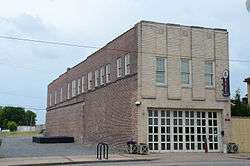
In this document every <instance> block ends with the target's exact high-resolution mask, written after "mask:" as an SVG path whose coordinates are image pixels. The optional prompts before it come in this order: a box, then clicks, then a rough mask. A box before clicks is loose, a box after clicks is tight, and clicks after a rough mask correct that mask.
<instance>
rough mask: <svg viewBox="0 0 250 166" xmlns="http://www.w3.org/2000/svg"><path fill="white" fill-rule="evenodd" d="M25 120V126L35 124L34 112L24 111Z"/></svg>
mask: <svg viewBox="0 0 250 166" xmlns="http://www.w3.org/2000/svg"><path fill="white" fill-rule="evenodd" d="M25 122H26V125H27V126H34V125H36V114H35V113H34V112H32V111H30V110H28V111H26V112H25Z"/></svg>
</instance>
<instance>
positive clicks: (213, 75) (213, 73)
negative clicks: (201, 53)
mask: <svg viewBox="0 0 250 166" xmlns="http://www.w3.org/2000/svg"><path fill="white" fill-rule="evenodd" d="M206 63H211V64H212V73H206V69H205V66H204V79H205V85H206V87H207V88H213V87H214V86H215V85H214V84H215V82H214V81H215V65H214V62H213V61H205V65H206ZM207 74H210V75H212V85H207V81H206V75H207Z"/></svg>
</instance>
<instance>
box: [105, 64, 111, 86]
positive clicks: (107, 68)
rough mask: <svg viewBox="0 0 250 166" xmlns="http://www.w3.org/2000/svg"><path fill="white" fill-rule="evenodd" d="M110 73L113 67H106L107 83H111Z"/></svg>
mask: <svg viewBox="0 0 250 166" xmlns="http://www.w3.org/2000/svg"><path fill="white" fill-rule="evenodd" d="M110 71H111V65H110V64H107V65H106V83H109V82H110Z"/></svg>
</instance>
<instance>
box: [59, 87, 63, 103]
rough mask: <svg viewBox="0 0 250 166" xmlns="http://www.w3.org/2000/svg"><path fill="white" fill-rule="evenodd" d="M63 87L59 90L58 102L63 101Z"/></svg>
mask: <svg viewBox="0 0 250 166" xmlns="http://www.w3.org/2000/svg"><path fill="white" fill-rule="evenodd" d="M62 95H63V89H62V88H61V90H60V102H62V101H63V96H62Z"/></svg>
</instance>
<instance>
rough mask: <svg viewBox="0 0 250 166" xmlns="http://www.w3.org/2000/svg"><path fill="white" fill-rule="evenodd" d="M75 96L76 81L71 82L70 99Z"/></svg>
mask: <svg viewBox="0 0 250 166" xmlns="http://www.w3.org/2000/svg"><path fill="white" fill-rule="evenodd" d="M75 95H76V80H73V81H72V97H74V96H75Z"/></svg>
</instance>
